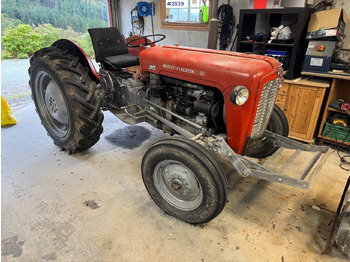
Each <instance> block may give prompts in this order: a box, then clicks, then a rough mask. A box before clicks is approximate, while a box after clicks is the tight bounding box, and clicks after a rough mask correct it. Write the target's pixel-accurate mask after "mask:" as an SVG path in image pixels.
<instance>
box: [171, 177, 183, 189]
mask: <svg viewBox="0 0 350 262" xmlns="http://www.w3.org/2000/svg"><path fill="white" fill-rule="evenodd" d="M181 188H182V183H181V181H179V180H177V179H176V180H175V181H172V183H171V189H172V190H173V191H178V190H180V189H181Z"/></svg>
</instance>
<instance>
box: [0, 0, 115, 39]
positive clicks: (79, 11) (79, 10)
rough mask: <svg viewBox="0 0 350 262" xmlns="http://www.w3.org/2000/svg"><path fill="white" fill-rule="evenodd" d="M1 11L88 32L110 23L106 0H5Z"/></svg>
mask: <svg viewBox="0 0 350 262" xmlns="http://www.w3.org/2000/svg"><path fill="white" fill-rule="evenodd" d="M1 13H5V14H7V15H8V17H9V18H10V19H18V20H20V21H21V23H23V24H29V25H35V26H38V25H39V24H51V25H52V26H53V27H55V28H63V29H67V28H68V27H71V28H73V30H74V31H76V32H86V31H87V29H88V28H91V27H103V26H107V20H108V18H107V7H106V1H105V0H93V1H88V0H2V1H1Z"/></svg>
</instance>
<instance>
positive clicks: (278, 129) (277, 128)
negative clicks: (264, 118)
mask: <svg viewBox="0 0 350 262" xmlns="http://www.w3.org/2000/svg"><path fill="white" fill-rule="evenodd" d="M266 129H267V130H268V131H271V132H273V133H276V134H278V135H282V136H285V137H287V136H288V133H289V126H288V120H287V118H286V116H285V114H284V113H283V111H282V109H281V108H280V107H279V106H278V105H275V107H274V109H273V111H272V115H271V118H270V121H269V123H268V124H267V128H266ZM277 149H278V147H276V146H274V145H273V143H272V142H271V141H270V140H268V139H267V138H266V137H263V138H262V139H261V140H260V141H259V143H258V144H257V145H256V148H254V150H253V152H252V153H250V154H248V156H251V157H255V158H264V157H268V156H270V155H272V154H273V153H275V151H276V150H277Z"/></svg>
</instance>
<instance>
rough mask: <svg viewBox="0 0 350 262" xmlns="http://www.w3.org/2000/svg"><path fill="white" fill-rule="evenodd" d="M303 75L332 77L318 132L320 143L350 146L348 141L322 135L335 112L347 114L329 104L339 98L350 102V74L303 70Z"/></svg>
mask: <svg viewBox="0 0 350 262" xmlns="http://www.w3.org/2000/svg"><path fill="white" fill-rule="evenodd" d="M302 74H303V75H313V76H319V77H327V78H332V79H333V80H332V84H331V88H330V90H329V94H328V98H327V102H326V108H325V110H324V112H323V115H322V120H321V124H320V129H319V132H318V137H319V139H320V144H322V143H323V142H329V143H332V144H336V145H339V146H343V147H346V148H350V143H346V142H344V141H340V140H336V139H333V138H330V137H327V136H324V135H322V134H323V130H324V128H325V124H326V122H328V120H329V119H330V118H331V117H332V115H334V114H340V115H347V114H346V113H345V112H342V111H339V110H336V109H333V108H331V107H329V104H330V103H331V102H333V101H335V100H337V99H343V100H344V101H346V102H350V81H349V80H350V75H349V74H348V75H337V74H332V73H328V74H321V73H310V72H302Z"/></svg>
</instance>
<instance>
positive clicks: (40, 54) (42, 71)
mask: <svg viewBox="0 0 350 262" xmlns="http://www.w3.org/2000/svg"><path fill="white" fill-rule="evenodd" d="M29 77H30V80H29V85H30V87H31V89H32V98H33V100H34V103H35V107H36V110H37V113H38V114H39V117H40V119H41V123H42V124H43V126H44V127H45V129H46V131H47V133H48V135H49V136H50V137H51V138H52V140H53V141H54V143H55V144H56V145H57V146H59V147H60V148H62V149H64V150H66V151H68V152H69V153H75V152H78V151H82V150H85V149H88V148H90V147H91V146H93V145H94V144H95V143H96V142H97V141H98V140H99V138H100V135H101V133H102V130H103V128H102V120H103V114H102V112H101V110H100V99H99V98H98V96H97V95H96V92H95V87H96V82H94V81H93V80H92V79H91V78H90V76H89V69H88V68H86V67H84V66H83V65H81V64H80V63H79V59H78V58H77V57H74V56H73V55H71V54H70V53H69V52H67V51H63V50H62V49H60V48H58V47H53V46H52V47H48V48H44V49H41V50H39V51H37V52H36V53H35V54H34V56H33V57H32V58H31V60H30V68H29Z"/></svg>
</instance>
